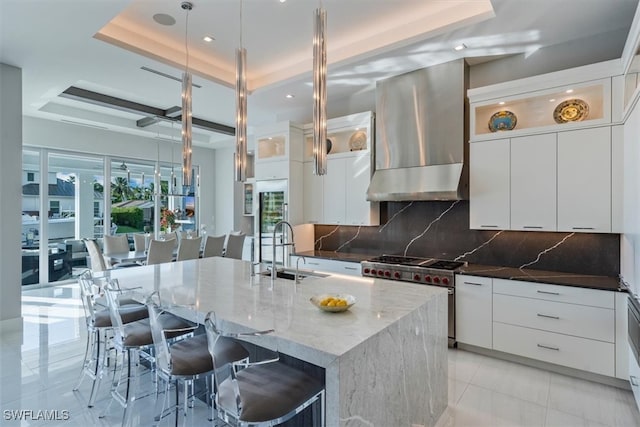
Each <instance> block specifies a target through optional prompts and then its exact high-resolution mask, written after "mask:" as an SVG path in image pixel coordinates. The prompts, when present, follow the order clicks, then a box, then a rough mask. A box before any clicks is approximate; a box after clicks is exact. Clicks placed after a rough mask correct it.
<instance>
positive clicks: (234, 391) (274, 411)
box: [204, 312, 325, 426]
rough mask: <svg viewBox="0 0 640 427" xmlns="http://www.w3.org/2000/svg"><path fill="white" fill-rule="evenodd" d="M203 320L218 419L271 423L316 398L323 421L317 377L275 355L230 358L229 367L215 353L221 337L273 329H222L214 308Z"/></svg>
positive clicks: (321, 390) (322, 399) (290, 415)
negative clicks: (243, 359) (238, 330)
mask: <svg viewBox="0 0 640 427" xmlns="http://www.w3.org/2000/svg"><path fill="white" fill-rule="evenodd" d="M204 324H205V330H206V333H207V342H208V345H209V353H211V358H212V360H213V378H214V383H215V385H216V387H217V390H216V393H215V395H214V407H215V410H216V414H217V415H218V417H220V418H221V419H222V421H224V422H225V423H229V422H230V421H232V422H234V424H239V425H243V426H244V425H252V426H273V425H275V424H281V423H283V422H285V421H287V420H289V419H291V418H293V417H294V416H295V415H296V414H298V413H299V412H301V411H302V410H303V409H305V408H306V407H308V406H310V405H312V404H314V403H316V402H318V403H319V404H320V411H319V412H320V424H319V425H324V416H325V415H324V411H325V389H324V385H323V384H322V382H321V381H319V380H318V379H316V378H313V377H312V376H310V375H309V374H307V373H306V372H303V371H301V370H299V369H296V368H293V367H291V366H289V365H285V364H284V363H282V362H281V361H280V360H279V359H280V358H279V355H276V357H274V358H272V359H270V360H262V361H256V362H247V361H241V362H232V363H231V364H232V367H233V368H232V369H224V368H225V363H224V362H225V361H224V360H221V359H220V358H219V357H218V356H217V354H216V350H217V346H218V342H219V340H220V339H222V338H242V337H243V336H247V335H250V336H260V335H264V334H266V333H269V332H273V330H271V331H262V332H255V333H239V334H238V333H229V332H223V331H222V330H220V329H218V326H217V325H216V318H215V313H214V312H209V313H207V315H206V317H205V323H204ZM252 342H254V343H255V340H254V341H252ZM236 368H239V369H236Z"/></svg>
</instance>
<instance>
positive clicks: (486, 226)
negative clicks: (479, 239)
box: [480, 225, 498, 228]
mask: <svg viewBox="0 0 640 427" xmlns="http://www.w3.org/2000/svg"><path fill="white" fill-rule="evenodd" d="M480 227H481V228H498V226H497V225H481V226H480Z"/></svg>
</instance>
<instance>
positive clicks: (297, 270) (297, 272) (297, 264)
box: [296, 255, 307, 283]
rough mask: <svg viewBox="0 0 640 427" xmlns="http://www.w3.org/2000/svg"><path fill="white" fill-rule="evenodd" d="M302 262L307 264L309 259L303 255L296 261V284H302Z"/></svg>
mask: <svg viewBox="0 0 640 427" xmlns="http://www.w3.org/2000/svg"><path fill="white" fill-rule="evenodd" d="M300 260H303V261H304V262H305V264H306V262H307V259H306V258H305V257H304V256H303V255H299V256H298V259H297V260H296V283H300V267H299V265H300Z"/></svg>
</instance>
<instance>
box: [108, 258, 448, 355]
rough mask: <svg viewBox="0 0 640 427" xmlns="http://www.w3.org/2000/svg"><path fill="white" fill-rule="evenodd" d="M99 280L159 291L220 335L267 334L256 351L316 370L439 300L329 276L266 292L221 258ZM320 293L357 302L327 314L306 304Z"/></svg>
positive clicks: (242, 266) (397, 286) (391, 284)
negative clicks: (219, 326) (213, 321)
mask: <svg viewBox="0 0 640 427" xmlns="http://www.w3.org/2000/svg"><path fill="white" fill-rule="evenodd" d="M104 274H105V275H107V276H109V277H112V278H117V279H118V280H119V282H120V285H121V287H123V288H131V287H136V286H140V287H142V288H143V290H144V291H143V292H144V293H150V292H152V291H154V290H159V291H160V295H161V298H162V300H163V301H165V302H167V303H170V304H175V305H179V306H184V305H190V306H192V307H195V312H197V313H198V318H199V319H198V320H199V321H202V320H203V319H204V315H205V314H206V313H207V312H208V311H209V310H214V311H215V312H216V315H217V317H218V319H223V320H224V321H225V322H226V323H225V326H223V327H226V328H227V329H228V330H233V331H242V330H244V331H247V330H252V331H255V330H265V329H275V333H274V334H271V335H267V336H263V337H260V338H257V339H258V340H261V341H259V342H260V345H262V346H265V347H270V348H275V349H277V350H279V351H281V352H284V353H286V354H290V355H292V356H294V357H298V358H300V359H302V360H306V361H309V362H311V363H314V364H316V365H318V366H322V367H324V366H327V365H328V364H329V363H331V362H332V361H333V360H335V359H336V358H337V357H340V356H342V355H344V354H346V353H347V352H349V351H350V350H351V349H353V348H355V347H356V346H358V345H359V344H360V343H363V342H365V341H366V340H368V339H369V338H371V337H373V336H375V335H376V334H378V333H380V332H381V331H383V330H385V329H386V328H388V327H390V326H391V325H393V324H394V323H396V322H397V321H399V320H400V319H402V318H403V317H405V316H407V315H409V314H410V313H412V312H413V311H415V310H416V309H417V308H419V307H421V306H423V305H424V304H426V303H427V302H429V301H430V300H431V299H433V298H435V297H437V296H439V295H440V294H443V293H446V289H444V288H438V287H432V286H415V285H413V284H410V283H402V282H397V281H388V280H384V279H376V278H365V277H348V276H343V275H330V274H329V275H327V276H326V277H313V276H308V277H306V278H304V279H303V280H302V282H301V283H300V284H298V285H296V284H295V282H294V281H292V280H287V279H276V280H275V283H274V286H273V287H272V286H271V278H270V277H266V276H260V275H256V276H251V274H250V263H248V262H246V261H240V260H234V259H230V258H221V257H211V258H202V259H198V260H189V261H181V262H172V263H164V264H158V265H150V266H141V267H136V268H125V269H114V270H110V271H108V272H106V273H104ZM324 293H347V294H351V295H353V296H354V297H355V298H356V300H357V301H356V304H355V305H354V306H353V307H351V308H350V309H349V310H348V311H346V312H342V313H328V312H324V311H321V310H320V309H318V308H317V307H315V306H314V305H312V304H311V302H310V301H309V299H310V298H311V297H312V296H314V295H318V294H324ZM186 315H188V313H186Z"/></svg>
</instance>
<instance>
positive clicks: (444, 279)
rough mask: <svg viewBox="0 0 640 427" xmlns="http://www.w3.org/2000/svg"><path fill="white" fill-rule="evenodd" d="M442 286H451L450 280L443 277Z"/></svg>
mask: <svg viewBox="0 0 640 427" xmlns="http://www.w3.org/2000/svg"><path fill="white" fill-rule="evenodd" d="M442 284H443V285H448V284H449V278H448V277H443V278H442Z"/></svg>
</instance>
